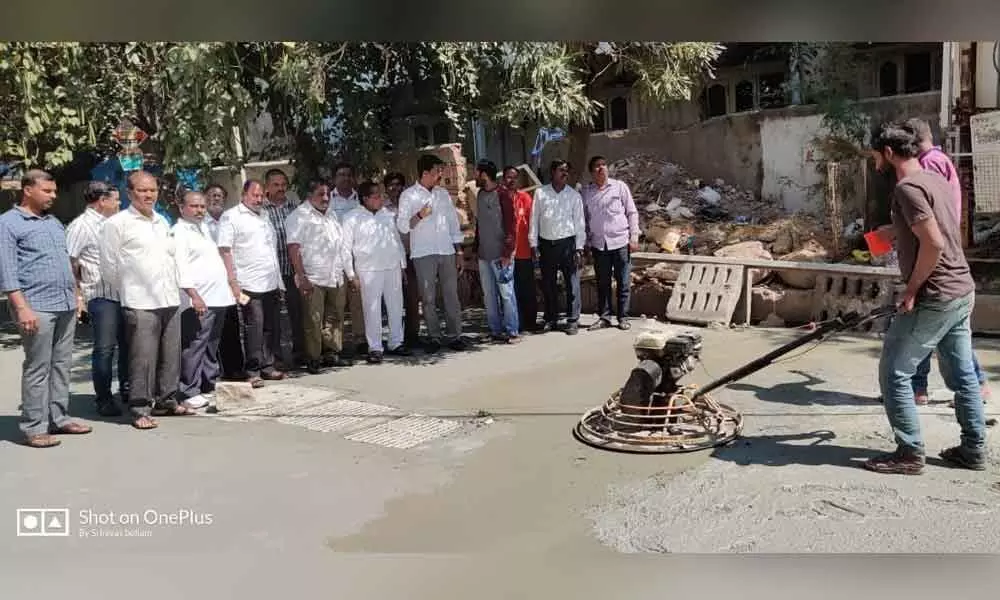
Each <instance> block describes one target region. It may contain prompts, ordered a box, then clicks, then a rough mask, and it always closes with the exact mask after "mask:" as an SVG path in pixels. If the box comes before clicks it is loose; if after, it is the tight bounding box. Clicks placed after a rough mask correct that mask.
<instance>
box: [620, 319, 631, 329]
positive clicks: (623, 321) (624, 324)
mask: <svg viewBox="0 0 1000 600" xmlns="http://www.w3.org/2000/svg"><path fill="white" fill-rule="evenodd" d="M618 329H621V330H622V331H628V330H629V329H632V324H631V323H629V322H628V319H618Z"/></svg>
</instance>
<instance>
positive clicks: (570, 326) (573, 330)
mask: <svg viewBox="0 0 1000 600" xmlns="http://www.w3.org/2000/svg"><path fill="white" fill-rule="evenodd" d="M564 331H565V332H566V335H576V334H578V333H580V324H579V323H577V322H576V321H573V322H572V323H567V324H566V329H565V330H564Z"/></svg>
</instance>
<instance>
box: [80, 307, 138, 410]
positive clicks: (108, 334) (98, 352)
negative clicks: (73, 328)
mask: <svg viewBox="0 0 1000 600" xmlns="http://www.w3.org/2000/svg"><path fill="white" fill-rule="evenodd" d="M87 312H88V313H90V323H91V328H92V330H93V332H94V348H93V351H92V352H91V354H90V369H91V378H92V379H93V382H94V394H95V395H96V396H97V401H98V402H110V401H111V397H112V396H111V379H112V374H113V373H112V370H113V368H114V358H115V347H117V348H118V392H119V393H120V394H121V396H122V400H127V399H128V389H129V386H128V374H129V371H128V343H127V342H126V339H125V317H124V312H123V311H122V307H121V304H119V303H117V302H115V301H113V300H107V299H105V298H94V299H93V300H91V301H90V302H88V303H87Z"/></svg>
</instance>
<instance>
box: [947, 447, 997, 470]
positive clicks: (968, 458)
mask: <svg viewBox="0 0 1000 600" xmlns="http://www.w3.org/2000/svg"><path fill="white" fill-rule="evenodd" d="M939 456H940V457H941V458H942V459H944V460H945V461H947V462H949V463H951V464H953V465H955V466H956V467H962V468H964V469H970V470H972V471H985V470H986V459H985V458H983V456H982V455H978V456H977V455H972V454H969V453H968V452H966V451H965V450H963V449H962V448H961V447H960V446H956V447H954V448H948V449H947V450H943V451H941V454H940V455H939Z"/></svg>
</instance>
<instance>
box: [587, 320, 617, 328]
mask: <svg viewBox="0 0 1000 600" xmlns="http://www.w3.org/2000/svg"><path fill="white" fill-rule="evenodd" d="M608 327H611V321H608V320H607V319H598V320H597V322H595V323H594V324H593V325H591V326H590V327H588V328H587V331H598V330H601V329H607V328H608Z"/></svg>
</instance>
